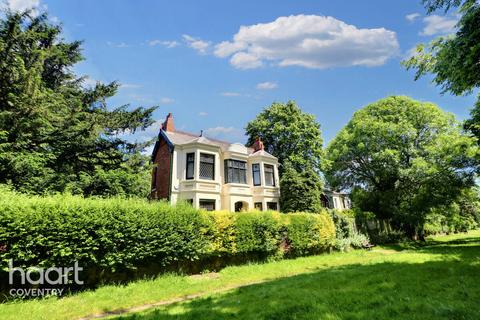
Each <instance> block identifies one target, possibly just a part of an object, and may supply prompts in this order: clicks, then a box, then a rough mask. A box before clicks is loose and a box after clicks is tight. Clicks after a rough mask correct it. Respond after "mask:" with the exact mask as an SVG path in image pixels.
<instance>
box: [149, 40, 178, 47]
mask: <svg viewBox="0 0 480 320" xmlns="http://www.w3.org/2000/svg"><path fill="white" fill-rule="evenodd" d="M179 44H180V43H179V42H178V41H167V40H150V41H148V45H149V46H152V47H153V46H159V45H160V46H164V47H165V48H168V49H171V48H175V47H176V46H178V45H179Z"/></svg>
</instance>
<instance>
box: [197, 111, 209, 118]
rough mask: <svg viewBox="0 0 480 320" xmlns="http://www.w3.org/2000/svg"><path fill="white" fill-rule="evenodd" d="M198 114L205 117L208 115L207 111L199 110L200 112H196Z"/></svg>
mask: <svg viewBox="0 0 480 320" xmlns="http://www.w3.org/2000/svg"><path fill="white" fill-rule="evenodd" d="M198 115H199V116H200V117H206V116H208V113H207V112H205V111H200V112H199V113H198Z"/></svg>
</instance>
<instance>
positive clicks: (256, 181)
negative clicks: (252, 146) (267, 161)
mask: <svg viewBox="0 0 480 320" xmlns="http://www.w3.org/2000/svg"><path fill="white" fill-rule="evenodd" d="M252 173H253V174H252V176H253V185H254V186H260V185H261V184H262V181H261V178H260V164H259V163H254V164H252Z"/></svg>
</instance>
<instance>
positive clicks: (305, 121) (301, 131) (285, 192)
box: [246, 101, 323, 212]
mask: <svg viewBox="0 0 480 320" xmlns="http://www.w3.org/2000/svg"><path fill="white" fill-rule="evenodd" d="M246 132H247V135H248V137H249V138H248V142H247V145H252V144H253V143H254V142H255V140H256V139H257V138H261V139H262V141H263V143H264V145H265V148H266V150H267V151H268V152H269V153H271V154H273V155H274V156H276V157H277V158H278V161H279V162H280V168H279V171H280V185H281V188H282V193H281V199H280V202H281V206H282V210H283V211H310V212H315V211H317V210H318V209H319V206H318V204H319V203H320V192H321V190H322V188H323V181H322V179H321V178H320V169H321V165H322V160H323V147H322V144H323V140H322V134H321V131H320V124H319V123H318V122H317V121H316V120H315V117H314V116H313V115H311V114H307V113H304V112H302V110H301V109H300V108H299V107H298V106H297V104H296V103H295V102H294V101H288V102H287V103H273V104H272V105H271V106H270V107H268V108H265V109H264V110H263V111H262V112H261V113H260V114H258V115H257V117H256V118H255V119H254V120H252V121H250V122H249V123H248V124H247V127H246Z"/></svg>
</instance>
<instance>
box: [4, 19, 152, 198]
mask: <svg viewBox="0 0 480 320" xmlns="http://www.w3.org/2000/svg"><path fill="white" fill-rule="evenodd" d="M61 33H62V29H61V27H60V26H58V25H54V24H52V23H51V22H49V20H48V19H47V15H46V14H41V15H39V16H36V17H32V16H31V15H30V13H29V12H28V11H27V12H23V13H20V12H6V14H5V17H4V18H1V19H0V183H8V184H11V185H12V186H14V187H15V188H16V189H18V190H21V191H26V192H34V193H44V192H58V191H60V192H62V191H66V190H71V191H73V192H76V193H83V194H86V195H95V194H100V195H106V194H105V193H108V191H106V190H104V189H102V188H97V187H95V185H96V184H95V183H94V181H98V180H99V179H100V177H102V179H104V180H111V179H113V180H115V181H116V182H115V183H116V184H117V187H116V188H113V189H111V190H115V192H114V193H113V192H112V194H117V193H118V192H119V190H121V192H120V193H122V194H139V193H140V194H144V193H145V192H146V190H147V189H148V186H149V182H148V180H146V181H143V182H142V184H145V187H140V186H138V185H135V186H132V185H131V184H129V183H131V182H132V181H137V184H138V183H139V182H140V181H139V180H138V179H137V178H136V177H138V176H139V175H143V174H144V171H145V170H147V163H148V162H147V161H148V160H146V158H143V157H142V156H141V155H140V151H141V150H142V149H143V148H144V147H145V145H144V144H139V143H131V142H128V141H127V140H125V139H122V138H120V137H119V135H120V134H122V133H125V132H135V130H137V129H144V128H146V127H147V126H149V125H151V124H152V123H153V120H152V117H151V115H152V112H153V111H154V109H155V108H142V107H139V108H135V109H131V108H130V107H129V106H128V105H125V106H120V107H116V108H112V107H111V106H108V105H107V103H106V100H107V99H108V98H110V97H112V96H113V95H115V93H116V91H117V89H118V86H119V85H118V83H116V82H112V83H109V84H102V83H99V82H97V84H96V85H95V86H94V87H93V88H85V86H84V84H83V83H84V80H85V78H83V77H78V76H76V75H75V74H74V72H73V71H72V67H73V66H74V65H75V64H76V63H78V62H79V61H81V60H82V59H83V57H82V54H81V42H79V41H74V42H66V41H65V40H64V39H63V38H62V37H61ZM119 176H122V179H120V178H119ZM88 181H91V184H88V183H87V182H88ZM121 181H123V182H121ZM127 181H129V183H127ZM140 189H141V190H142V191H139V190H140Z"/></svg>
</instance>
